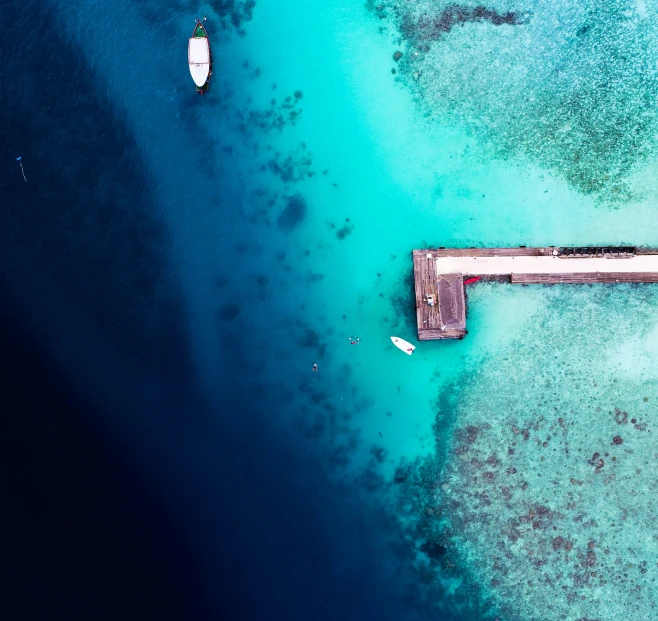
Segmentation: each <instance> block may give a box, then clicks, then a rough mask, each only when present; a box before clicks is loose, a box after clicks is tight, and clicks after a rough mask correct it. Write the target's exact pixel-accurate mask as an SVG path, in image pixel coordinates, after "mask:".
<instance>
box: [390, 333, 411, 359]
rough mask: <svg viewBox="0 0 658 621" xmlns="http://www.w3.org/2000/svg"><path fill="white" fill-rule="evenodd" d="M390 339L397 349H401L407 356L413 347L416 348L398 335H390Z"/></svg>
mask: <svg viewBox="0 0 658 621" xmlns="http://www.w3.org/2000/svg"><path fill="white" fill-rule="evenodd" d="M391 341H393V345H395V346H396V347H397V348H398V349H401V350H402V351H403V352H404V353H405V354H407V355H409V356H411V354H413V353H414V349H416V347H415V346H414V345H412V344H411V343H410V342H409V341H405V340H404V339H401V338H400V337H398V336H392V337H391Z"/></svg>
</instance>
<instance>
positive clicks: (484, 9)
mask: <svg viewBox="0 0 658 621" xmlns="http://www.w3.org/2000/svg"><path fill="white" fill-rule="evenodd" d="M374 10H375V12H376V13H377V14H379V15H381V14H386V15H387V16H388V19H389V20H392V22H393V24H394V26H395V29H396V31H397V35H398V39H397V40H396V43H398V44H399V43H405V44H406V47H407V50H406V52H405V53H404V55H403V56H402V57H400V59H399V67H398V74H400V73H401V75H402V77H401V78H398V79H404V80H405V81H406V83H407V84H408V85H409V86H410V87H411V88H412V89H413V91H414V92H415V93H416V94H417V96H418V100H419V102H420V104H421V106H422V107H423V108H425V110H426V111H427V112H429V113H430V114H433V115H435V116H437V117H442V118H447V119H450V120H451V122H454V121H457V122H458V123H459V124H461V125H462V126H463V127H464V128H466V130H467V131H468V132H469V133H470V134H472V135H473V136H475V137H477V138H478V139H479V140H481V141H482V142H483V143H485V144H487V145H488V147H489V148H491V149H492V150H493V151H494V152H495V153H496V154H497V155H498V157H501V158H510V157H518V156H522V157H526V158H530V159H531V160H533V161H534V162H535V163H537V164H539V165H540V166H542V167H544V168H546V169H549V170H551V171H553V172H554V173H556V174H558V175H560V176H562V177H563V178H565V179H566V180H567V182H568V183H569V184H570V185H571V187H573V188H574V189H576V190H577V191H579V192H581V193H584V194H588V195H592V196H594V197H595V198H596V199H598V200H599V202H600V204H603V203H606V204H610V203H620V202H623V201H626V200H629V199H630V198H631V197H632V184H631V183H630V181H629V178H630V177H631V175H632V174H633V173H634V172H636V171H637V170H638V168H639V167H640V165H641V164H642V163H644V162H645V161H646V159H647V158H648V156H650V155H655V153H656V140H655V136H656V129H657V123H656V110H657V107H656V106H657V104H656V102H657V101H658V99H657V95H658V73H657V72H656V71H655V67H656V64H657V63H658V48H656V46H655V45H654V44H653V41H655V40H656V37H657V36H658V20H656V18H655V15H653V9H650V8H647V6H646V5H645V4H644V3H637V4H636V5H632V6H631V5H629V4H628V3H626V2H622V1H612V2H606V3H604V4H602V5H600V6H597V7H596V10H595V9H594V8H593V7H588V6H587V5H586V4H583V3H579V2H574V1H569V2H566V3H561V4H560V6H559V7H556V5H555V4H554V3H551V2H547V1H545V0H536V1H523V2H514V3H508V2H505V3H494V4H491V5H476V6H473V5H462V4H456V3H453V2H441V1H440V2H434V1H430V0H415V1H414V0H412V1H409V2H396V1H394V0H387V1H386V2H382V3H380V4H378V5H377V6H376V7H374Z"/></svg>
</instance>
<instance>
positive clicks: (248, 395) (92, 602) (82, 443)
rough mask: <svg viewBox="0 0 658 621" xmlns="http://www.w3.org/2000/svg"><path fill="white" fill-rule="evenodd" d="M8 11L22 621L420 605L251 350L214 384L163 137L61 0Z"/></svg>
mask: <svg viewBox="0 0 658 621" xmlns="http://www.w3.org/2000/svg"><path fill="white" fill-rule="evenodd" d="M152 19H154V20H156V19H157V18H155V17H152ZM3 22H4V24H5V29H4V31H5V36H3V38H2V41H1V42H0V50H1V51H2V57H3V67H2V69H1V72H2V75H1V78H2V79H1V80H0V102H2V120H1V122H0V145H1V146H0V153H1V156H2V158H1V161H2V168H1V172H2V178H1V183H2V189H1V199H0V202H1V209H0V228H1V230H2V233H1V234H2V280H1V281H0V287H1V290H0V296H1V298H0V317H1V319H2V332H1V334H2V337H1V338H2V347H1V351H2V357H1V359H2V373H1V374H0V377H1V381H2V404H3V405H2V432H1V436H0V441H1V442H2V450H1V452H0V454H1V458H0V459H1V460H2V468H1V469H0V472H1V473H0V481H1V484H0V485H1V487H0V494H1V495H2V498H3V503H2V504H3V510H2V522H1V523H2V532H3V539H4V544H3V555H2V556H3V563H2V565H3V568H4V571H3V576H2V588H1V589H0V591H1V592H2V598H1V603H0V606H2V608H3V609H4V612H3V617H4V618H7V619H43V618H67V619H117V618H123V619H132V618H135V619H137V618H139V619H218V618H231V619H266V618H267V619H288V620H294V619H300V620H301V619H304V620H306V619H327V620H328V619H337V618H344V619H378V620H381V619H403V618H414V617H415V614H417V613H418V611H417V610H416V603H417V602H416V601H415V598H414V595H413V594H414V587H413V585H412V584H409V583H405V582H404V579H403V578H402V577H401V574H400V572H399V571H398V570H391V569H390V567H387V562H388V557H387V556H385V555H384V552H383V551H382V548H381V546H380V545H379V542H378V540H377V538H376V537H375V535H374V533H377V532H378V530H380V529H381V530H382V531H383V530H385V528H386V521H385V517H384V516H383V515H380V514H378V513H377V512H375V511H373V510H372V509H369V508H367V506H366V505H365V503H364V504H360V503H359V499H358V495H357V494H356V493H355V492H351V491H349V490H348V489H347V488H346V487H344V486H341V485H339V484H337V483H332V482H330V481H329V479H328V478H327V477H326V476H325V474H324V472H323V470H322V469H321V468H320V467H319V466H316V465H314V462H313V460H312V459H309V457H308V455H302V452H301V451H300V450H298V449H297V447H295V445H294V443H293V442H292V441H291V440H289V439H287V438H286V437H285V436H283V435H282V434H281V433H280V432H277V431H276V430H275V428H274V427H273V426H272V425H270V424H269V423H268V418H269V417H271V416H273V415H276V414H277V413H278V412H279V411H280V409H281V408H285V407H286V405H285V400H283V399H281V400H278V396H277V395H276V394H272V395H270V396H267V397H265V398H264V399H263V398H262V395H259V398H258V399H254V398H253V397H254V395H253V392H250V387H251V386H253V377H254V368H253V361H252V360H251V358H252V357H251V355H250V352H248V351H241V352H239V353H238V354H237V355H232V356H231V357H230V359H229V358H228V356H226V355H222V354H221V353H220V354H219V355H218V360H219V361H220V364H221V365H223V366H222V367H221V369H218V371H220V372H218V373H217V377H218V380H217V382H218V383H217V392H218V393H219V394H221V401H220V402H219V403H218V404H215V405H214V406H209V405H208V401H207V400H206V399H204V398H203V397H202V395H201V392H202V391H201V388H200V384H201V382H200V380H199V378H198V374H197V373H196V371H195V369H194V361H193V358H194V353H193V352H192V351H191V346H190V343H189V340H188V336H187V334H188V328H189V326H187V325H186V321H187V320H186V310H185V308H184V300H183V298H184V296H183V294H182V292H181V291H180V289H179V285H178V281H177V276H176V275H175V274H174V273H173V271H172V268H171V237H172V231H171V230H170V224H169V223H168V222H167V220H166V219H165V218H164V217H162V215H161V210H160V209H159V207H158V200H159V198H158V196H157V194H156V192H155V191H154V190H153V185H154V184H155V182H154V180H153V178H152V175H151V174H150V173H149V171H148V165H147V164H146V163H145V162H144V149H145V148H147V147H145V146H144V145H140V144H138V143H137V142H136V139H135V137H134V136H133V135H132V133H131V129H130V127H131V126H130V124H129V123H128V122H127V121H126V118H125V113H124V111H123V110H122V109H121V108H120V107H119V106H116V105H115V104H114V103H113V101H112V99H111V96H109V95H108V93H107V92H106V91H105V90H104V88H103V85H102V79H101V76H99V75H97V74H96V73H95V72H94V70H93V69H92V68H91V67H89V66H88V65H87V64H86V61H85V58H84V57H83V56H82V55H81V54H80V53H79V50H78V49H77V48H76V47H75V45H74V44H73V43H71V42H70V41H68V40H67V38H66V35H65V34H64V29H63V28H62V24H61V21H60V19H59V18H58V16H57V14H56V13H55V11H54V10H52V9H50V8H47V7H46V5H44V4H39V5H36V4H35V5H34V6H32V10H31V12H30V13H29V15H28V14H26V7H25V5H24V3H22V2H18V1H17V0H9V1H8V2H7V3H5V4H4V5H3ZM28 25H29V37H28V40H27V41H26V39H25V38H24V34H25V32H26V31H27V29H28ZM17 26H18V27H17ZM189 105H190V106H194V105H198V102H197V101H194V102H193V103H191V104H189ZM144 113H145V114H148V110H145V111H144ZM19 155H20V156H22V158H23V160H22V161H23V163H24V165H25V173H26V176H27V179H28V182H27V183H25V182H24V181H23V178H22V176H21V174H20V170H19V168H18V165H17V161H16V157H17V156H19ZM233 164H234V163H233V162H232V161H231V159H230V157H228V156H227V159H226V160H225V161H224V162H223V163H222V166H223V171H222V175H223V178H229V177H230V176H231V170H230V169H231V166H233ZM208 172H209V173H210V174H214V171H213V170H212V166H211V170H210V171H208ZM188 181H189V179H187V178H186V177H185V176H184V175H182V176H181V178H180V179H179V180H177V182H178V183H180V184H181V186H183V185H184V184H186V183H188ZM185 191H186V190H184V189H182V190H181V193H184V192H185ZM230 196H231V194H230V192H227V193H224V194H223V195H222V199H221V200H222V201H223V202H222V206H223V208H225V209H226V212H225V213H226V214H227V215H226V218H227V220H226V222H225V223H224V224H225V226H226V227H227V228H230V229H231V231H232V242H233V243H234V244H235V243H238V242H239V241H240V236H242V237H243V238H244V239H245V240H249V239H250V238H251V235H252V234H251V233H250V231H249V230H248V227H249V223H248V222H247V221H245V222H238V223H237V224H236V222H235V220H234V215H235V213H236V211H238V210H237V208H236V206H235V205H231V203H230V200H231V199H230ZM191 200H192V197H191ZM193 204H194V203H193ZM220 218H221V215H220ZM229 219H230V221H229ZM240 227H243V229H242V230H241V229H240ZM224 268H225V270H226V271H230V266H224ZM221 295H222V294H221V293H220V294H219V298H218V300H217V305H218V306H219V307H221V306H222V304H227V303H228V302H229V301H230V300H228V299H227V300H223V299H222V297H221ZM222 330H223V331H224V332H223V333H222V334H221V337H222V339H223V342H224V343H229V344H230V345H231V346H232V347H234V348H237V349H239V348H240V342H241V339H240V330H241V328H240V327H238V326H233V325H231V326H228V327H226V326H225V325H224V324H223V327H222ZM245 378H250V379H249V381H246V380H245ZM394 575H396V576H397V578H393V576H394Z"/></svg>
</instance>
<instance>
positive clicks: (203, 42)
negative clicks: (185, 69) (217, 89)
mask: <svg viewBox="0 0 658 621" xmlns="http://www.w3.org/2000/svg"><path fill="white" fill-rule="evenodd" d="M187 60H188V62H189V64H190V73H191V74H192V79H193V80H194V83H195V84H196V90H197V91H198V92H199V93H201V94H202V95H203V93H204V92H206V91H207V90H208V82H209V81H210V76H211V74H212V54H211V53H210V42H209V41H208V33H207V32H206V29H205V28H204V26H203V24H202V23H201V21H200V20H198V19H197V20H196V24H195V25H194V32H193V33H192V38H191V39H190V41H189V43H188V46H187Z"/></svg>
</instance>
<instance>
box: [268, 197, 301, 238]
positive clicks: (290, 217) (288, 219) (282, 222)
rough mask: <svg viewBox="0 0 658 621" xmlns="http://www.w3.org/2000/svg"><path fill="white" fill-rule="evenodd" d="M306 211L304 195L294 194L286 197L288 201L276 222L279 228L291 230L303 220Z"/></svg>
mask: <svg viewBox="0 0 658 621" xmlns="http://www.w3.org/2000/svg"><path fill="white" fill-rule="evenodd" d="M307 211H308V207H307V205H306V200H305V199H304V197H303V196H302V195H301V194H295V195H294V196H290V197H289V198H288V203H287V204H286V207H285V209H284V210H283V211H282V212H281V214H280V215H279V217H278V218H277V221H276V223H277V224H278V226H279V228H280V229H282V230H284V231H291V230H293V229H295V228H297V227H298V226H299V225H300V224H301V223H302V222H303V221H304V218H305V217H306V212H307Z"/></svg>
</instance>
